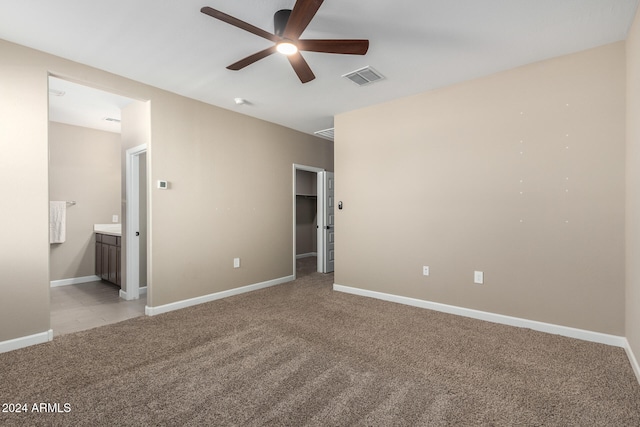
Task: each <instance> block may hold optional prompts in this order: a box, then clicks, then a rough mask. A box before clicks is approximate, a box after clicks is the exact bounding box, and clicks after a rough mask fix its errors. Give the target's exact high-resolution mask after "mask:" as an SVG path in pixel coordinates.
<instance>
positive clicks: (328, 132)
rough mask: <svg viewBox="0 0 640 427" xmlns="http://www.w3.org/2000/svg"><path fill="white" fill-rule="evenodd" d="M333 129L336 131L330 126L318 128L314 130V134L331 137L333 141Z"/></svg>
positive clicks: (326, 137)
mask: <svg viewBox="0 0 640 427" xmlns="http://www.w3.org/2000/svg"><path fill="white" fill-rule="evenodd" d="M333 131H334V128H329V129H325V130H318V131H316V132H314V134H316V135H317V136H319V137H321V138H324V139H330V140H331V141H333V137H334V134H333Z"/></svg>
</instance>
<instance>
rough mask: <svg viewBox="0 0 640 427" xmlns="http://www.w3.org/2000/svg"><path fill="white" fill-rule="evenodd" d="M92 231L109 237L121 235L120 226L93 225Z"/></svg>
mask: <svg viewBox="0 0 640 427" xmlns="http://www.w3.org/2000/svg"><path fill="white" fill-rule="evenodd" d="M93 231H94V232H95V233H100V234H109V235H111V236H121V235H122V224H93Z"/></svg>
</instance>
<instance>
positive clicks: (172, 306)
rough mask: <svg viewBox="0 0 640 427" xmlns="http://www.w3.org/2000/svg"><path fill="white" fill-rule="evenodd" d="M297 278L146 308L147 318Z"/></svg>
mask: <svg viewBox="0 0 640 427" xmlns="http://www.w3.org/2000/svg"><path fill="white" fill-rule="evenodd" d="M294 279H295V277H294V276H293V275H291V276H286V277H281V278H279V279H273V280H267V281H266V282H261V283H255V284H253V285H247V286H242V287H240V288H235V289H229V290H227V291H222V292H216V293H213V294H209V295H203V296H201V297H196V298H190V299H186V300H182V301H176V302H172V303H169V304H164V305H159V306H157V307H149V306H146V307H145V308H144V313H145V314H146V315H147V316H155V315H157V314H162V313H167V312H169V311H173V310H179V309H181V308H187V307H191V306H193V305H198V304H203V303H205V302H209V301H215V300H217V299H221V298H227V297H230V296H234V295H239V294H244V293H246V292H251V291H257V290H258V289H263V288H268V287H270V286H275V285H280V284H282V283H287V282H291V281H292V280H294Z"/></svg>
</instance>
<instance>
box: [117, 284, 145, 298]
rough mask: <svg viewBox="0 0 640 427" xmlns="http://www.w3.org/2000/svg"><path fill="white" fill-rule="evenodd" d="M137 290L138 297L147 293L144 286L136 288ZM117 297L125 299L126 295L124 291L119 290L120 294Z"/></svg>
mask: <svg viewBox="0 0 640 427" xmlns="http://www.w3.org/2000/svg"><path fill="white" fill-rule="evenodd" d="M138 290H139V295H144V294H146V293H147V287H146V286H142V287H140V288H138ZM118 295H119V296H120V298H122V299H127V293H126V292H125V291H123V290H122V289H120V293H119V294H118Z"/></svg>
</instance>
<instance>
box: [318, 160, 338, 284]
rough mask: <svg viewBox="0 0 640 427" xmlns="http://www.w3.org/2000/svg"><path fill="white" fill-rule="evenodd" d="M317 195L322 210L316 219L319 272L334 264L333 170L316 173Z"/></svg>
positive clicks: (328, 269) (325, 270)
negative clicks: (319, 241)
mask: <svg viewBox="0 0 640 427" xmlns="http://www.w3.org/2000/svg"><path fill="white" fill-rule="evenodd" d="M318 197H319V198H320V197H321V198H322V206H323V212H322V216H321V218H319V221H318V228H319V230H318V231H319V233H318V234H319V236H318V239H319V240H321V242H322V243H321V246H320V247H321V248H322V249H321V251H322V253H321V254H319V255H320V256H319V257H318V261H321V262H318V264H319V265H318V267H319V271H320V272H321V273H331V272H332V271H333V264H334V242H335V240H334V236H335V223H334V181H333V172H319V173H318Z"/></svg>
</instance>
